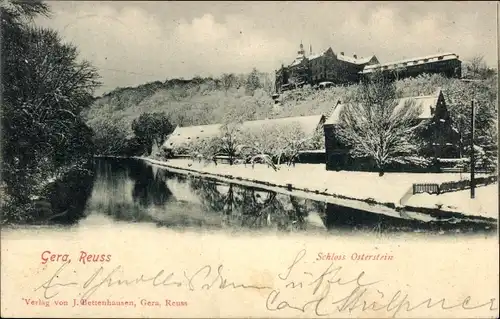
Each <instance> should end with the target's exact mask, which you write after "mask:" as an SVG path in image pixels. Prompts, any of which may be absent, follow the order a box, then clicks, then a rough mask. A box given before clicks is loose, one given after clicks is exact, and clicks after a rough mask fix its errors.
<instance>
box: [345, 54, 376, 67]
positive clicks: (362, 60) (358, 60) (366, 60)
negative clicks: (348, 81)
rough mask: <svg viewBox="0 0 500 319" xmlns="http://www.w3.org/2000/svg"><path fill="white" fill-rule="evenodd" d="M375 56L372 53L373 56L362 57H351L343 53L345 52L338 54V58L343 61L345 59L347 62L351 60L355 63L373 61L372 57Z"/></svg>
mask: <svg viewBox="0 0 500 319" xmlns="http://www.w3.org/2000/svg"><path fill="white" fill-rule="evenodd" d="M374 57H375V56H374V55H372V56H367V57H361V58H355V57H351V56H347V55H343V54H337V59H339V60H341V61H345V62H349V63H353V64H358V65H359V64H366V63H368V62H370V61H371V59H373V58H374Z"/></svg>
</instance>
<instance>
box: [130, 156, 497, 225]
mask: <svg viewBox="0 0 500 319" xmlns="http://www.w3.org/2000/svg"><path fill="white" fill-rule="evenodd" d="M138 158H139V159H142V160H144V161H146V162H149V163H151V164H153V165H158V166H163V167H166V168H168V169H170V170H172V171H177V172H179V173H189V174H192V175H198V176H200V177H204V178H212V179H217V180H220V181H222V182H232V183H238V184H242V185H248V186H256V187H262V188H265V189H270V190H275V191H278V192H280V193H290V194H294V195H296V196H301V197H306V198H311V199H314V200H320V201H326V202H330V203H334V204H337V205H342V206H347V207H352V208H356V209H361V210H366V211H370V212H374V213H379V214H385V215H389V216H393V217H398V218H411V219H419V220H433V219H435V218H438V219H443V218H468V219H469V218H470V219H482V220H483V219H484V220H489V221H494V220H496V219H498V199H497V196H493V197H490V196H491V194H493V193H494V191H493V190H494V189H495V190H496V188H497V184H493V185H489V186H485V187H479V188H477V189H476V194H477V196H476V199H474V200H471V199H470V198H468V192H467V191H461V192H455V193H450V194H443V195H428V196H427V194H426V195H413V196H410V198H408V199H407V200H406V205H401V204H400V201H401V198H402V197H403V196H405V195H406V194H407V193H408V190H409V189H410V188H411V187H412V184H413V183H429V182H433V183H442V182H446V181H457V180H460V179H461V177H462V178H465V177H466V176H465V175H461V174H459V173H456V174H455V173H440V174H419V173H386V174H385V175H384V176H382V177H380V176H378V174H377V173H369V172H333V171H326V170H325V169H324V165H321V164H297V165H296V166H295V167H287V166H282V167H281V169H280V170H279V171H274V170H272V169H271V168H269V167H267V165H263V164H256V165H255V167H254V168H252V166H251V165H247V166H244V165H228V164H218V165H214V164H205V163H198V162H196V161H195V162H193V161H192V160H186V159H172V160H168V161H166V162H165V161H159V160H155V159H150V158H144V157H138ZM471 201H472V202H471Z"/></svg>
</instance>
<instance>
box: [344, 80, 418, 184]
mask: <svg viewBox="0 0 500 319" xmlns="http://www.w3.org/2000/svg"><path fill="white" fill-rule="evenodd" d="M420 111H421V110H419V108H418V107H417V106H416V104H415V102H414V101H412V100H409V101H406V102H405V104H404V105H403V106H402V107H400V106H398V100H397V92H396V88H395V86H394V84H393V83H392V82H390V81H389V80H387V79H386V78H384V76H383V75H382V74H374V76H373V77H372V78H371V79H370V80H369V81H367V82H366V83H363V84H361V85H360V87H359V89H358V92H357V94H356V95H355V96H354V97H353V98H352V99H351V100H350V101H347V103H346V104H345V108H344V109H343V111H342V113H341V115H340V125H339V128H338V130H337V134H338V136H339V138H340V139H341V141H343V142H344V143H345V144H347V145H349V146H350V147H351V151H350V154H351V156H353V157H364V158H371V159H373V161H374V162H375V164H376V166H377V168H378V170H379V174H380V175H383V174H384V169H385V168H386V167H387V166H388V165H390V164H392V163H418V162H425V161H422V160H423V159H420V158H418V157H415V154H416V153H418V151H419V147H420V145H419V144H420V143H419V139H418V134H417V129H418V128H419V127H420V126H421V124H419V120H418V115H419V114H420Z"/></svg>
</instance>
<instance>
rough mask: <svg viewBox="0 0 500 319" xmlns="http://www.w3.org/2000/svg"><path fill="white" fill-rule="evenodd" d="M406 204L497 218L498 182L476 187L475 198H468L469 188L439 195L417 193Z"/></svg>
mask: <svg viewBox="0 0 500 319" xmlns="http://www.w3.org/2000/svg"><path fill="white" fill-rule="evenodd" d="M406 205H408V206H413V207H426V208H440V209H442V210H446V211H452V212H461V213H464V214H466V215H477V216H483V217H491V218H496V219H498V184H496V183H495V184H492V185H488V186H481V187H478V188H476V194H475V198H474V199H471V198H470V189H466V190H463V191H458V192H451V193H444V194H441V195H430V194H417V195H413V196H412V197H410V199H409V200H408V201H407V202H406Z"/></svg>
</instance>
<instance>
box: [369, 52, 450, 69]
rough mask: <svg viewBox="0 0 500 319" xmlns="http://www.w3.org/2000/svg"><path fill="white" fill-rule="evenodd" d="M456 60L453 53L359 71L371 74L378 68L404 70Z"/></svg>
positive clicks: (407, 60) (390, 63)
mask: <svg viewBox="0 0 500 319" xmlns="http://www.w3.org/2000/svg"><path fill="white" fill-rule="evenodd" d="M458 58H459V57H458V55H457V54H455V53H439V54H433V55H427V56H421V57H415V58H410V59H405V60H399V61H393V62H387V63H383V64H373V65H367V66H366V67H365V68H364V69H363V71H361V73H371V72H374V70H377V69H380V68H383V69H396V68H404V67H409V66H415V65H421V64H427V63H434V62H438V61H446V60H458Z"/></svg>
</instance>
